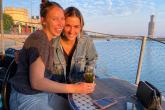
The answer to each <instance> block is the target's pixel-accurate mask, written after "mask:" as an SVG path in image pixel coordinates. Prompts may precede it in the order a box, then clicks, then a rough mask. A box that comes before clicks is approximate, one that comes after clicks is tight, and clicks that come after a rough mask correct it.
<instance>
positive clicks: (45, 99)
mask: <svg viewBox="0 0 165 110" xmlns="http://www.w3.org/2000/svg"><path fill="white" fill-rule="evenodd" d="M40 16H41V23H42V27H43V29H42V30H38V31H36V32H34V33H32V34H31V35H30V36H29V37H28V38H27V39H26V41H25V43H24V45H23V48H22V50H21V51H20V53H19V62H18V67H17V72H16V74H15V76H14V77H13V78H12V79H11V87H12V91H11V97H10V110H67V109H68V108H69V107H68V102H67V100H65V99H64V98H62V97H60V96H58V95H56V94H55V93H91V92H92V91H93V90H94V86H95V85H94V84H87V83H82V84H64V83H59V81H57V82H55V81H52V80H51V77H52V73H54V72H56V71H55V69H54V67H53V64H54V53H53V51H54V49H53V46H52V38H53V37H57V36H59V35H60V34H61V31H62V30H63V27H64V25H65V17H64V11H63V9H62V7H61V6H60V5H59V4H58V3H56V2H49V1H47V2H45V3H43V4H41V6H40ZM84 89H85V91H84Z"/></svg>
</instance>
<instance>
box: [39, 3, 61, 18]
mask: <svg viewBox="0 0 165 110" xmlns="http://www.w3.org/2000/svg"><path fill="white" fill-rule="evenodd" d="M53 6H55V7H59V8H61V9H62V10H63V8H62V7H61V5H60V4H58V3H57V2H53V1H48V0H42V3H41V4H40V16H41V17H46V15H47V13H48V11H49V9H50V8H51V7H53Z"/></svg>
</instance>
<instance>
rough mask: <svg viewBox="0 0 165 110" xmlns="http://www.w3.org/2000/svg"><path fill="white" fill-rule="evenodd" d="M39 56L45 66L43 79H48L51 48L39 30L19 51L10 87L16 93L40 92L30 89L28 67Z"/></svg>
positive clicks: (50, 67) (51, 68)
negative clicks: (15, 70)
mask: <svg viewBox="0 0 165 110" xmlns="http://www.w3.org/2000/svg"><path fill="white" fill-rule="evenodd" d="M39 56H40V57H41V59H42V61H43V63H44V64H45V68H46V69H45V77H47V78H49V79H50V78H51V72H52V71H53V58H54V57H53V47H52V43H51V41H49V40H48V38H47V35H46V34H45V33H44V32H43V31H41V30H39V31H36V32H34V33H32V34H31V35H30V36H29V37H28V38H27V39H26V41H25V43H24V45H23V48H22V49H21V50H20V56H19V63H18V67H17V72H16V74H15V76H14V77H13V78H12V79H11V85H12V87H13V88H14V89H15V90H16V91H17V92H20V93H23V94H36V93H40V92H41V91H38V90H34V89H32V88H31V85H30V79H29V69H30V68H29V67H30V65H31V64H32V63H33V62H34V61H35V60H36V59H37V58H38V57H39Z"/></svg>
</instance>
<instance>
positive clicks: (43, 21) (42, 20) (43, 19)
mask: <svg viewBox="0 0 165 110" xmlns="http://www.w3.org/2000/svg"><path fill="white" fill-rule="evenodd" d="M41 24H42V25H45V24H46V23H45V18H44V17H41Z"/></svg>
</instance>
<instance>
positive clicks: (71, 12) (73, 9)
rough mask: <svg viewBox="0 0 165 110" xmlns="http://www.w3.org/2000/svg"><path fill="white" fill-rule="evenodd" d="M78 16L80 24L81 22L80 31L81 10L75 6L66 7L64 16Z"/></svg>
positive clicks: (82, 22) (82, 21) (82, 24)
mask: <svg viewBox="0 0 165 110" xmlns="http://www.w3.org/2000/svg"><path fill="white" fill-rule="evenodd" d="M72 16H75V17H78V18H79V19H80V24H81V32H82V28H83V26H84V18H83V16H82V14H81V12H80V11H79V10H78V9H77V8H76V7H68V8H66V9H65V18H67V17H72Z"/></svg>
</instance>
